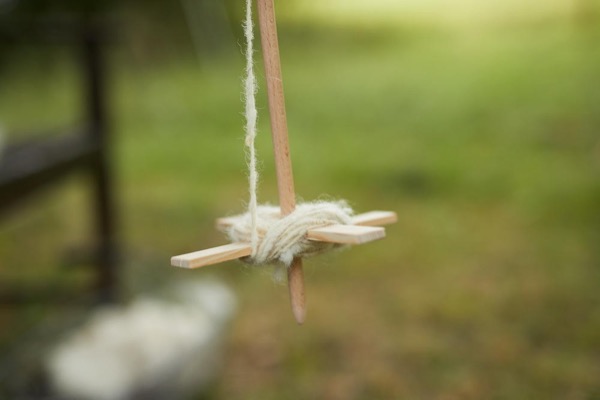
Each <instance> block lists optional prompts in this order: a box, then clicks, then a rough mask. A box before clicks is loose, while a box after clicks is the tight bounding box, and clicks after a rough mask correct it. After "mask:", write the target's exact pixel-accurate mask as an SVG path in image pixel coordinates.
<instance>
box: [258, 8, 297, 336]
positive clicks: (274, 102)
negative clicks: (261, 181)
mask: <svg viewBox="0 0 600 400" xmlns="http://www.w3.org/2000/svg"><path fill="white" fill-rule="evenodd" d="M257 5H258V23H259V25H260V41H261V44H262V53H263V61H264V64H265V75H266V78H267V98H268V100H269V116H270V118H271V136H272V138H273V150H274V153H275V167H276V170H277V189H278V192H279V206H280V207H281V213H282V215H288V214H289V213H291V212H292V211H294V208H295V207H296V194H295V193H294V177H293V175H292V161H291V159H290V145H289V141H288V132H287V120H286V116H285V101H284V97H283V80H282V77H281V62H280V60H279V43H278V39H277V24H276V22H275V5H274V4H273V0H257ZM288 287H289V290H290V301H291V303H292V312H293V314H294V317H295V318H296V321H297V322H298V323H299V324H302V323H303V322H304V318H305V316H306V303H305V296H304V273H303V271H302V259H300V258H296V259H294V261H293V262H292V265H291V267H290V269H289V271H288Z"/></svg>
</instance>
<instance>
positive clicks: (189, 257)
mask: <svg viewBox="0 0 600 400" xmlns="http://www.w3.org/2000/svg"><path fill="white" fill-rule="evenodd" d="M251 254H252V246H250V244H249V243H230V244H226V245H223V246H219V247H212V248H210V249H206V250H200V251H195V252H193V253H187V254H181V255H178V256H174V257H171V265H172V266H174V267H180V268H188V269H193V268H200V267H204V266H206V265H211V264H218V263H221V262H225V261H229V260H235V259H237V258H241V257H248V256H249V255H251Z"/></svg>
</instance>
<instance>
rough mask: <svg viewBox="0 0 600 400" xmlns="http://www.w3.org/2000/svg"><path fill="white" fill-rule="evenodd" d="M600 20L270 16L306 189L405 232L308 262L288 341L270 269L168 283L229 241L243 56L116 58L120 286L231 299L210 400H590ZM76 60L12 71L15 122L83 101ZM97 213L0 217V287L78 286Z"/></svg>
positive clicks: (6, 98) (36, 211)
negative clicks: (220, 222)
mask: <svg viewBox="0 0 600 400" xmlns="http://www.w3.org/2000/svg"><path fill="white" fill-rule="evenodd" d="M595 25H597V24H594V23H586V22H585V21H583V22H582V21H579V20H574V19H570V18H548V19H544V20H541V21H535V22H530V23H524V22H515V23H513V24H511V23H507V22H503V23H498V24H496V25H493V26H489V27H485V28H484V27H479V28H478V29H466V30H462V29H450V28H448V27H444V26H438V27H433V26H428V25H425V24H424V25H418V26H408V25H406V24H403V23H400V22H398V23H390V24H381V25H370V24H362V25H361V24H357V23H355V22H347V23H343V22H339V21H338V22H337V23H335V24H333V25H331V26H328V25H326V24H324V23H323V22H313V23H308V22H306V21H304V22H303V21H301V20H298V19H292V18H290V19H289V20H284V21H283V23H282V24H281V26H280V45H281V52H282V64H283V73H284V82H285V89H286V101H287V108H288V120H289V121H288V122H289V131H290V141H291V149H292V159H293V163H294V174H295V180H296V191H297V193H298V196H299V197H300V198H302V199H304V200H312V199H315V198H323V197H325V198H345V199H348V200H349V201H350V203H351V205H352V206H353V207H354V208H355V210H356V211H358V212H362V211H367V210H371V209H385V210H394V211H396V212H397V213H398V216H399V221H398V223H397V224H396V225H393V226H390V227H389V228H388V229H387V238H386V239H385V240H383V241H379V242H375V243H372V244H369V245H365V246H360V247H357V248H354V249H352V250H349V251H345V252H341V253H339V254H335V255H327V256H324V257H321V258H318V259H314V260H309V261H306V263H305V265H306V267H305V271H306V284H307V296H308V307H309V310H308V320H307V323H306V325H305V326H303V327H301V328H299V327H297V326H296V325H295V323H294V322H293V319H292V316H291V313H290V310H289V304H288V300H287V289H286V288H285V287H284V286H280V285H278V284H275V283H273V282H272V280H271V278H270V276H269V272H268V270H267V269H265V270H264V271H266V272H262V273H261V272H258V271H254V270H251V269H248V268H247V267H244V266H241V265H240V264H237V263H228V264H225V265H221V266H215V267H211V268H206V269H203V270H199V271H194V272H190V271H182V270H175V269H171V268H169V266H168V264H169V261H168V260H169V258H170V256H171V255H174V254H179V253H182V252H188V251H191V250H195V249H200V248H203V247H210V246H213V245H217V244H221V243H223V242H224V239H223V238H222V237H221V236H220V235H219V234H218V233H215V232H214V230H213V222H212V221H213V220H214V219H215V218H216V217H218V216H222V215H227V214H233V213H237V212H240V211H241V210H243V207H244V202H245V200H246V192H247V186H246V184H247V183H246V175H245V159H244V154H243V147H242V146H243V139H242V137H243V132H242V126H243V118H242V115H241V111H242V106H241V103H240V97H241V95H240V90H241V81H240V75H241V72H242V68H243V65H242V57H241V56H240V57H233V58H232V57H219V58H215V59H214V60H212V61H210V62H204V63H203V66H202V67H199V66H198V63H197V62H196V60H195V59H194V58H193V54H187V55H184V56H181V55H179V56H177V57H170V58H168V57H167V58H161V59H159V60H157V61H156V62H152V63H150V62H144V63H136V62H135V59H134V57H132V56H131V54H130V53H129V50H128V49H126V48H125V49H124V48H120V49H117V50H116V51H115V52H114V53H113V54H112V58H111V61H112V63H113V65H114V69H113V70H112V77H113V80H112V81H111V88H112V99H111V100H112V101H111V103H112V112H113V121H112V122H113V124H112V127H113V133H114V140H113V144H114V154H115V158H114V169H115V171H116V172H117V178H118V182H117V183H118V189H119V192H118V201H119V215H120V217H121V225H120V228H121V238H122V239H123V245H124V249H125V251H124V264H125V265H124V266H125V269H124V271H123V276H124V280H125V282H126V283H125V291H126V293H129V294H131V293H139V292H152V291H154V290H156V289H157V288H158V287H159V286H160V285H161V283H163V282H165V281H171V280H178V279H196V278H203V277H208V276H211V277H215V276H216V277H219V278H221V279H223V280H225V281H227V282H228V283H229V284H230V285H231V287H232V288H233V289H234V290H235V291H236V292H237V294H238V296H239V303H240V306H239V313H238V316H237V318H236V320H235V322H234V324H233V327H232V328H233V329H232V335H231V339H230V347H229V350H228V354H227V359H226V362H225V369H224V373H223V375H222V378H221V379H220V381H219V382H218V383H217V385H216V386H215V387H214V389H213V392H212V393H211V396H213V397H214V398H226V399H242V398H243V399H262V400H265V399H288V398H289V399H297V398H324V399H378V398H381V399H392V398H406V399H421V398H422V399H489V398H491V399H494V398H498V399H549V398H556V399H595V398H598V397H599V396H600V380H599V379H598V377H600V294H599V292H598V282H600V281H599V279H600V252H599V247H598V246H599V244H600V137H599V135H598V131H599V130H600V108H599V104H600V88H599V86H598V82H600V73H599V71H600V47H599V46H598V40H599V39H600V31H598V29H597V28H596V27H595ZM230 46H231V47H232V48H234V47H235V46H237V45H236V44H234V43H231V44H230ZM69 65H70V64H65V63H62V62H58V63H57V64H56V65H54V66H53V67H52V68H51V72H52V73H53V74H54V76H56V79H52V80H48V79H47V77H46V74H47V71H46V69H45V68H44V69H42V68H41V67H39V68H19V69H7V70H5V71H4V74H3V76H0V85H1V86H2V90H1V91H0V119H1V120H2V121H3V124H4V125H5V127H6V128H8V129H9V130H19V129H25V128H28V127H30V126H34V127H35V126H37V125H39V126H44V125H56V126H60V123H61V122H62V121H64V120H69V119H70V118H71V117H72V115H74V113H72V110H71V108H72V107H73V106H75V107H77V106H78V105H77V103H78V99H77V97H76V96H75V94H74V93H75V92H74V87H75V85H76V84H77V80H76V78H74V77H73V74H74V67H73V66H69ZM259 69H260V75H261V76H262V69H261V68H260V66H259ZM261 88H264V84H263V82H262V81H261ZM265 97H266V95H265V93H264V90H261V92H260V94H259V105H260V108H261V114H260V136H259V138H258V139H257V141H258V143H257V145H258V150H259V157H260V158H261V163H262V165H261V172H262V177H261V187H260V190H261V191H260V200H261V201H263V202H271V203H276V202H277V196H276V194H277V191H276V186H275V175H274V165H273V160H272V150H271V142H270V135H269V127H268V116H267V114H266V110H267V106H266V98H265ZM9 137H10V136H9ZM87 196H88V194H87V191H86V190H85V184H84V179H83V178H81V177H75V178H73V179H72V180H70V181H69V182H67V183H66V184H65V185H64V186H63V187H61V188H60V189H56V190H53V191H52V192H51V193H50V194H49V195H48V196H46V197H44V198H43V199H40V200H39V201H36V202H34V203H30V204H28V205H25V206H24V207H23V209H22V210H21V212H20V213H15V214H14V215H11V216H10V217H9V218H7V219H5V220H4V221H2V223H1V224H0V254H1V258H0V263H1V266H2V267H1V269H0V274H1V275H0V277H1V278H2V279H4V280H6V281H8V280H10V281H11V282H29V281H35V280H52V279H56V280H60V281H62V280H67V279H73V280H77V281H85V280H86V279H87V273H86V272H85V271H83V270H80V271H79V272H77V271H73V270H69V269H68V268H66V267H64V266H62V265H61V252H63V251H64V249H65V248H66V247H69V246H73V245H81V244H85V243H87V242H89V240H90V233H89V223H90V221H89V219H90V218H88V217H86V215H87V211H88V210H87V205H86V204H87V203H86V200H87ZM24 253H25V254H27V259H26V260H23V254H24ZM42 309H43V307H42ZM40 313H41V311H40V307H39V306H37V307H33V306H32V307H29V308H27V309H23V310H21V311H19V313H15V312H14V311H11V310H7V309H3V311H2V313H1V318H0V330H5V327H12V329H13V330H15V331H18V330H19V329H21V330H23V329H25V326H28V325H27V324H28V323H29V322H25V321H31V320H34V319H35V317H36V316H38V315H39V314H40ZM8 331H10V329H8V330H7V332H8ZM5 336H6V335H5ZM213 397H210V398H213Z"/></svg>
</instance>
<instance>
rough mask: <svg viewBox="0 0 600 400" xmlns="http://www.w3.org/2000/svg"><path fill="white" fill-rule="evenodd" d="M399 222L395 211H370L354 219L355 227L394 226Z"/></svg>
mask: <svg viewBox="0 0 600 400" xmlns="http://www.w3.org/2000/svg"><path fill="white" fill-rule="evenodd" d="M397 221H398V216H397V215H396V213H395V212H393V211H369V212H366V213H364V214H358V215H355V216H354V217H352V223H353V224H354V225H362V226H379V225H388V224H393V223H395V222H397Z"/></svg>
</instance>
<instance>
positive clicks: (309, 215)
mask: <svg viewBox="0 0 600 400" xmlns="http://www.w3.org/2000/svg"><path fill="white" fill-rule="evenodd" d="M256 213H257V214H256V215H257V218H256V224H257V225H256V232H257V233H258V240H257V243H256V245H255V246H254V245H253V248H252V255H251V256H250V257H248V258H247V259H245V260H244V261H246V262H248V263H250V264H254V265H263V264H284V265H285V266H290V264H291V263H292V260H293V259H294V257H310V256H313V255H317V254H321V253H324V252H327V251H329V250H332V249H334V248H339V247H341V246H342V245H339V244H335V243H325V242H317V241H312V240H308V239H307V237H306V234H307V232H308V231H309V230H310V229H315V228H321V227H325V226H329V225H337V224H342V225H351V224H352V215H353V211H352V209H351V208H350V207H349V206H348V204H346V202H344V201H335V202H333V201H316V202H309V203H302V204H299V205H297V206H296V209H295V210H294V211H293V212H292V213H290V214H288V215H286V216H285V217H283V218H281V217H280V210H279V207H274V206H268V205H261V206H258V207H257V209H256ZM230 220H231V222H232V224H231V225H230V226H228V227H227V228H226V229H225V233H226V234H227V236H228V237H229V239H230V240H231V241H232V242H246V243H249V242H251V236H252V232H253V226H252V215H251V212H246V213H244V214H240V215H236V216H234V217H231V218H230Z"/></svg>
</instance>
